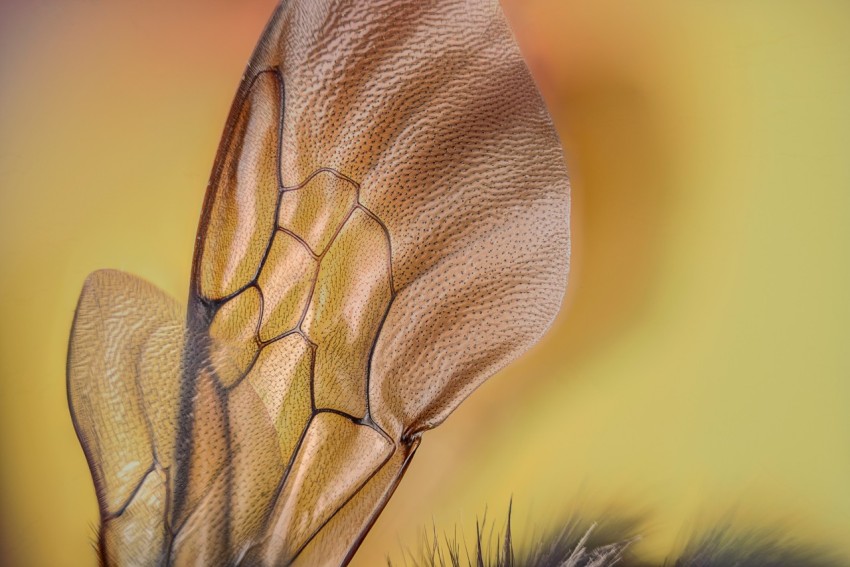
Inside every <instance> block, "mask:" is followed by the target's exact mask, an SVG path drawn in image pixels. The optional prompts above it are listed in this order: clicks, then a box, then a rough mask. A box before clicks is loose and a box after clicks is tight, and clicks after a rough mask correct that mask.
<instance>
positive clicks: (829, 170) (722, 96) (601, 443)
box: [0, 0, 850, 566]
mask: <svg viewBox="0 0 850 567" xmlns="http://www.w3.org/2000/svg"><path fill="white" fill-rule="evenodd" d="M273 3H274V2H273V0H250V1H244V0H243V1H241V2H235V1H230V2H228V1H224V0H191V1H182V2H166V1H165V0H154V1H145V2H141V1H129V0H125V1H121V2H71V1H66V2H59V1H57V0H41V1H38V2H32V1H29V2H28V1H25V0H0V443H2V445H0V451H2V452H0V459H1V460H0V464H1V466H0V553H2V557H3V558H5V559H4V563H6V564H9V565H33V566H53V565H57V566H60V565H61V566H78V565H91V564H94V555H93V553H92V550H91V547H90V539H91V537H92V535H93V528H92V526H93V524H94V523H95V522H96V519H97V518H96V506H95V499H94V492H93V489H92V485H91V481H90V479H89V474H88V470H87V468H86V465H85V462H84V459H83V454H82V452H81V451H80V449H79V447H78V445H77V441H76V438H75V436H74V433H73V429H72V427H71V423H70V419H69V417H68V411H67V409H66V400H65V391H64V359H65V347H66V340H67V335H68V330H69V326H70V322H71V317H72V312H73V307H74V304H75V301H76V297H77V294H78V292H79V289H80V285H81V283H82V281H83V278H84V277H85V275H86V274H87V273H88V272H90V271H92V270H94V269H96V268H101V267H113V268H118V269H122V270H126V271H129V272H132V273H135V274H138V275H141V276H142V277H144V278H146V279H148V280H150V281H152V282H154V283H156V284H157V285H159V286H160V287H162V288H164V289H165V290H167V291H168V292H170V293H171V294H173V295H174V296H176V297H179V298H182V297H185V296H186V292H187V282H188V273H189V265H190V259H191V252H192V244H193V238H194V231H195V224H196V222H197V217H198V214H199V212H200V206H201V199H202V195H203V191H204V188H205V186H206V180H207V175H208V173H209V170H210V166H211V162H212V157H213V155H214V152H215V148H216V144H217V141H218V137H219V135H220V132H221V129H222V126H223V122H224V118H225V116H226V112H227V109H228V107H229V104H230V100H231V97H232V95H233V93H234V91H235V88H236V85H237V83H238V81H239V79H240V76H241V72H242V68H243V66H244V64H245V62H246V61H247V58H248V55H249V54H250V51H251V49H252V48H253V44H254V42H255V41H256V39H257V37H258V35H259V33H260V30H261V29H262V26H263V24H264V23H265V20H266V19H267V17H268V15H269V14H270V12H271V9H272V7H273ZM504 6H505V10H506V12H507V13H508V15H509V18H510V21H511V23H512V25H513V27H514V29H515V32H516V34H517V36H518V39H519V42H520V45H521V47H522V49H523V52H524V53H525V55H526V57H527V59H528V61H529V64H530V65H531V67H532V70H533V72H534V73H535V76H536V78H537V80H538V81H539V84H540V86H541V89H542V90H543V92H544V95H545V97H546V99H547V101H548V103H549V105H550V108H551V111H552V114H553V116H554V118H555V120H556V122H557V126H558V129H559V131H560V133H561V136H562V138H563V141H564V145H565V148H566V150H567V156H568V163H569V166H570V168H571V172H572V176H573V197H574V213H573V226H574V248H573V250H574V256H573V273H572V277H571V282H570V289H569V293H568V299H567V303H566V309H565V310H564V311H563V312H562V315H561V316H560V318H559V319H558V321H557V323H556V325H555V327H554V328H553V329H552V331H551V332H550V334H549V335H548V336H547V337H546V339H545V340H544V341H543V343H542V344H540V345H539V346H538V347H537V348H536V349H535V350H534V351H532V352H531V353H530V354H529V355H527V356H526V357H525V358H523V359H522V360H521V361H519V362H518V363H516V364H515V365H513V366H512V367H511V368H510V369H509V370H507V371H505V372H503V373H502V374H500V375H499V376H497V377H495V378H493V379H492V380H491V381H490V382H489V383H488V384H487V385H485V386H484V387H483V388H482V389H481V390H480V391H479V392H477V393H476V394H475V395H474V396H473V397H472V398H471V399H470V400H468V402H467V403H466V404H465V405H464V406H463V407H462V408H461V409H460V410H459V411H458V412H457V413H456V414H455V415H454V416H453V417H452V418H451V419H449V421H448V422H447V423H446V424H444V425H443V426H442V427H441V428H440V429H438V430H436V431H434V432H432V433H430V434H428V435H426V437H425V439H424V442H423V445H422V448H421V450H420V452H419V454H418V455H417V457H416V459H415V460H414V462H413V465H412V467H411V469H410V471H409V473H408V476H407V477H406V479H405V481H404V482H403V483H402V485H401V487H400V488H399V490H398V492H397V495H396V497H395V498H394V500H393V501H392V502H391V503H390V505H389V506H388V508H387V510H386V512H385V513H384V514H383V516H382V517H381V518H380V519H379V521H378V522H377V524H376V526H375V528H374V530H373V532H372V534H371V535H370V536H369V537H368V538H367V540H366V542H365V544H364V547H363V548H362V553H361V554H360V555H359V556H358V558H357V560H356V561H355V563H356V564H357V565H364V566H365V565H375V564H380V563H381V562H382V561H383V558H384V557H385V555H386V554H388V553H389V554H392V555H393V556H395V557H398V556H399V553H398V551H399V549H400V547H399V544H400V543H401V544H403V545H407V546H415V545H416V538H417V537H418V534H419V532H420V530H421V529H422V528H423V527H424V526H426V525H429V524H430V522H431V520H432V518H433V520H434V521H436V523H437V524H438V526H440V527H444V528H449V529H451V528H452V526H454V524H455V523H456V522H459V523H460V525H461V527H463V529H464V530H465V532H466V533H467V534H469V533H470V530H471V529H472V526H473V524H472V522H474V518H475V515H476V514H479V515H480V514H481V513H482V512H483V511H484V508H485V506H489V510H490V514H491V515H498V514H499V513H500V511H503V510H504V509H505V507H506V504H507V501H508V499H509V498H510V496H511V495H513V498H514V502H515V505H516V506H515V508H516V516H515V528H516V529H517V530H518V531H520V532H524V531H527V530H526V529H525V528H528V527H530V526H531V525H532V524H534V525H536V526H538V527H545V526H547V525H549V524H550V522H551V521H553V520H554V519H556V518H557V517H558V516H559V514H564V513H566V512H567V511H569V510H570V509H572V507H573V506H580V509H581V511H582V513H583V514H584V515H586V516H588V517H591V518H595V517H597V516H603V515H605V514H607V513H611V512H612V511H613V512H614V513H629V514H631V513H640V514H644V515H645V518H646V523H645V526H644V527H645V534H646V536H647V538H646V540H645V541H644V543H643V544H641V549H640V550H641V552H642V553H644V554H645V555H646V556H647V557H649V558H651V559H654V560H660V558H661V557H662V556H663V555H664V554H665V553H666V552H667V551H669V550H670V549H673V548H675V547H676V546H677V545H679V544H681V538H682V537H683V535H682V534H687V533H689V531H690V530H691V529H692V528H694V526H702V525H706V524H711V523H712V522H713V521H716V520H718V519H723V518H728V517H730V516H729V514H730V513H731V512H734V519H733V522H735V523H736V524H737V525H742V526H750V527H759V526H763V527H768V528H772V527H776V526H785V527H787V528H788V529H789V530H790V532H791V533H793V534H795V535H796V536H797V537H798V538H800V539H802V540H803V541H807V542H811V543H815V544H825V545H829V546H831V547H833V548H835V549H836V550H837V551H838V552H840V553H842V554H843V556H844V557H846V558H847V559H848V560H850V537H847V534H848V533H850V411H848V410H850V348H848V347H850V299H848V297H850V160H848V152H849V151H850V104H849V103H850V34H848V33H847V27H848V23H850V4H847V2H845V1H842V0H835V1H826V0H796V1H791V0H763V1H758V0H714V1H708V0H704V1H698V0H647V1H645V2H632V1H630V0H597V1H593V2H591V1H587V0H509V1H506V2H505V3H504ZM520 537H522V536H521V534H520Z"/></svg>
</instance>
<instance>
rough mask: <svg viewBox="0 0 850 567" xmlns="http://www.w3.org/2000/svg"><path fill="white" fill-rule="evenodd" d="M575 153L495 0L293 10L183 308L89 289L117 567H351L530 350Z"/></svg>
mask: <svg viewBox="0 0 850 567" xmlns="http://www.w3.org/2000/svg"><path fill="white" fill-rule="evenodd" d="M568 193H569V185H568V181H567V176H566V171H565V169H564V164H563V158H562V155H561V149H560V145H559V143H558V140H557V137H556V135H555V132H554V130H553V128H552V125H551V121H550V119H549V117H548V114H547V113H546V110H545V107H544V105H543V103H542V101H541V99H540V97H539V95H538V94H537V91H536V89H535V87H534V84H533V83H532V81H531V78H530V76H529V74H528V72H527V70H526V68H525V66H524V65H523V63H522V61H521V59H520V57H519V53H518V51H517V48H516V46H515V44H514V42H513V40H512V38H511V36H510V32H509V29H508V28H507V25H506V23H505V21H504V18H503V16H502V14H501V11H500V10H499V8H498V5H497V4H496V3H495V2H490V1H485V0H481V1H476V2H469V1H467V0H439V1H438V2H434V3H431V2H411V3H409V4H405V5H404V6H403V7H400V6H398V4H397V3H396V2H394V1H389V0H386V1H372V0H370V1H369V2H366V1H321V0H319V1H311V2H301V1H297V0H293V1H290V2H287V3H284V4H283V5H281V7H279V8H278V10H277V11H276V12H275V14H274V16H273V17H272V20H271V22H270V23H269V26H268V27H267V29H266V31H265V33H264V35H263V37H262V38H261V40H260V44H259V46H258V48H257V51H256V52H255V54H254V56H253V58H252V60H251V63H250V64H249V67H248V70H247V72H246V74H245V78H244V80H243V83H242V85H241V86H240V89H239V91H238V93H237V96H236V101H235V103H234V106H233V109H232V111H231V115H230V117H229V119H228V122H227V126H226V128H225V133H224V137H223V140H222V144H221V147H220V149H219V153H218V156H217V159H216V163H215V166H214V169H213V175H212V179H211V183H210V187H209V190H208V193H207V197H206V199H205V203H204V209H203V212H202V216H201V223H200V228H199V232H198V244H197V247H196V251H195V259H194V265H193V270H192V282H191V293H190V298H189V306H188V311H187V312H186V313H185V315H183V314H182V313H181V312H180V311H179V310H178V309H177V308H176V307H175V306H174V304H173V302H171V301H170V300H168V299H166V298H165V297H164V296H163V295H162V294H161V293H159V292H157V291H156V290H154V289H153V288H152V286H150V285H149V284H146V283H144V282H141V281H139V280H137V279H135V278H133V277H132V276H127V275H124V274H120V273H118V272H98V273H96V274H94V275H93V276H92V277H91V278H90V279H89V281H88V282H87V283H86V286H85V288H84V290H83V294H82V297H81V299H80V305H79V308H78V311H77V317H76V320H75V324H74V329H73V331H72V338H71V347H70V352H69V367H68V368H69V370H68V376H69V393H70V401H71V408H72V413H73V415H74V419H75V424H76V426H77V430H78V432H79V435H80V439H81V442H82V444H83V446H84V449H85V450H86V454H87V456H88V459H89V464H90V466H91V469H92V474H93V476H94V479H95V484H96V487H97V491H98V497H99V499H100V502H101V516H102V518H101V520H102V533H101V538H100V550H101V555H102V559H103V561H104V562H105V563H107V564H115V565H130V564H139V565H175V566H178V565H181V566H182V565H288V564H292V563H295V564H303V565H339V564H344V563H346V562H347V561H348V560H349V559H350V558H351V556H352V555H353V553H354V551H355V550H356V548H357V546H358V545H359V542H360V541H361V540H362V538H363V537H364V536H365V534H366V532H367V531H368V529H369V527H370V526H371V525H372V523H373V522H374V520H375V518H376V517H377V515H378V514H379V513H380V511H381V509H382V508H383V507H384V505H385V504H386V502H387V500H388V499H389V497H390V496H391V494H392V492H393V490H394V488H395V486H396V485H397V483H398V482H399V480H400V479H401V476H402V474H403V472H404V470H405V469H406V467H407V465H408V464H409V462H410V459H411V458H412V456H413V454H414V452H415V449H416V447H417V445H418V443H419V436H420V435H421V433H422V432H424V431H425V430H427V429H429V428H432V427H434V426H436V425H437V424H439V423H440V422H442V421H443V420H444V419H445V418H446V416H447V415H448V414H449V413H450V412H451V411H452V410H453V409H454V408H455V407H457V405H458V404H459V403H460V402H461V401H462V400H463V399H464V398H465V397H466V396H467V395H469V393H470V392H471V391H472V390H474V389H475V388H476V387H477V386H478V385H479V384H480V383H481V382H482V381H483V380H485V379H486V378H487V377H488V376H490V375H491V374H493V373H494V372H495V371H497V370H498V369H499V368H501V367H503V366H504V365H505V364H507V363H508V362H509V361H510V360H511V359H513V358H514V357H516V356H517V355H519V354H520V353H521V352H522V351H524V350H525V349H526V348H528V347H529V346H530V345H531V344H533V343H534V342H535V341H536V339H537V338H538V337H539V336H540V335H541V334H542V333H543V332H544V330H545V329H546V327H547V326H548V324H549V323H550V321H551V319H552V318H553V317H554V315H555V313H556V312H557V309H558V306H559V304H560V301H561V298H562V295H563V292H564V288H565V285H566V273H567V267H568V214H569V195H568Z"/></svg>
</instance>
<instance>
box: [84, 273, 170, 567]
mask: <svg viewBox="0 0 850 567" xmlns="http://www.w3.org/2000/svg"><path fill="white" fill-rule="evenodd" d="M184 317H185V316H184V314H183V312H182V310H181V309H180V308H179V307H178V305H177V303H176V302H175V301H174V300H172V299H171V298H169V297H167V296H166V295H165V294H163V293H162V292H160V291H159V290H157V289H156V288H154V287H153V286H152V285H150V284H149V283H147V282H145V281H143V280H141V279H138V278H136V277H134V276H131V275H128V274H124V273H121V272H117V271H112V270H104V271H99V272H95V273H94V274H92V275H91V276H89V278H88V280H87V281H86V283H85V285H84V287H83V292H82V295H81V296H80V300H79V303H78V305H77V312H76V316H75V318H74V325H73V329H72V331H71V343H70V347H69V351H68V396H69V403H70V406H71V413H72V417H73V419H74V424H75V426H76V429H77V434H78V436H79V438H80V442H81V443H82V445H83V449H84V450H85V453H86V458H87V459H88V462H89V467H90V468H91V472H92V476H93V477H94V481H95V488H96V490H97V496H98V501H99V504H100V513H101V524H102V526H101V538H102V543H103V544H104V545H102V546H101V554H102V559H103V562H104V563H108V564H116V565H153V564H156V562H157V561H158V559H159V558H160V557H161V556H162V554H163V553H164V552H165V549H166V546H167V542H166V539H167V526H168V517H167V516H168V508H167V506H168V490H169V489H168V488H167V487H168V484H169V475H170V473H171V471H172V470H173V462H174V432H175V427H176V421H177V404H178V399H179V390H178V384H179V374H180V356H181V353H182V343H183V328H184ZM107 550H108V551H107Z"/></svg>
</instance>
